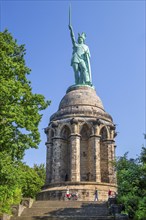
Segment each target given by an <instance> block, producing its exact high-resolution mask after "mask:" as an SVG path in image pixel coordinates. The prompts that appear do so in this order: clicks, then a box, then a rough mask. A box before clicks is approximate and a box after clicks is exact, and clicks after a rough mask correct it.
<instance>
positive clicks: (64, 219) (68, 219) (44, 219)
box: [11, 216, 114, 220]
mask: <svg viewBox="0 0 146 220" xmlns="http://www.w3.org/2000/svg"><path fill="white" fill-rule="evenodd" d="M11 220H114V217H112V216H94V217H90V216H31V217H30V216H25V217H24V216H23V217H22V216H20V217H12V218H11Z"/></svg>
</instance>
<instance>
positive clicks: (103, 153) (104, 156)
mask: <svg viewBox="0 0 146 220" xmlns="http://www.w3.org/2000/svg"><path fill="white" fill-rule="evenodd" d="M100 136H101V138H100V166H101V182H106V183H109V176H108V143H107V139H108V138H109V131H108V129H107V127H106V126H105V125H103V126H102V128H101V129H100Z"/></svg>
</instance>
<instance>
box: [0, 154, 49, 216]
mask: <svg viewBox="0 0 146 220" xmlns="http://www.w3.org/2000/svg"><path fill="white" fill-rule="evenodd" d="M36 169H37V170H36ZM44 172H45V166H44V164H41V165H36V164H35V166H34V168H30V167H29V166H27V165H26V164H24V163H22V162H20V161H17V160H15V161H14V160H12V158H11V156H9V155H7V154H6V153H5V152H0V213H4V212H5V213H9V214H10V212H11V211H10V210H11V208H10V207H11V205H12V204H19V203H20V201H21V198H22V197H31V198H35V196H36V194H37V193H38V192H39V191H40V190H41V187H42V186H43V185H44V183H45V175H44Z"/></svg>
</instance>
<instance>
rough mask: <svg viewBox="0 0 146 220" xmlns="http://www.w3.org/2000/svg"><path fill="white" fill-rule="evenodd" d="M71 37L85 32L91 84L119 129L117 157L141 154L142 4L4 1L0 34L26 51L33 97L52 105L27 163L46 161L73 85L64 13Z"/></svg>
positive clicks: (29, 152)
mask: <svg viewBox="0 0 146 220" xmlns="http://www.w3.org/2000/svg"><path fill="white" fill-rule="evenodd" d="M69 4H71V7H72V25H73V28H74V32H75V35H76V37H77V34H78V33H80V32H85V33H86V35H87V38H86V44H87V45H88V46H89V48H90V52H91V68H92V79H93V84H94V86H95V88H96V92H97V95H98V96H99V97H100V98H101V100H102V102H103V105H104V108H105V110H106V111H107V112H108V113H109V114H110V115H111V116H112V117H113V120H114V123H115V124H117V132H119V133H118V136H117V137H116V145H117V149H116V154H117V156H121V155H123V154H124V153H125V152H127V151H129V157H133V158H135V157H136V155H139V154H140V150H141V147H142V145H143V144H144V137H143V133H145V132H146V130H145V124H146V120H145V114H146V113H145V111H146V109H145V91H146V90H145V54H146V47H145V37H146V29H145V1H122V0H121V1H47V0H46V1H43V0H40V1H35V0H34V1H29V0H28V1H27V0H26V1H21V0H20V1H18V0H17V1H13V0H11V1H8V0H5V1H4V0H3V1H2V0H1V19H0V20H1V23H0V26H1V31H3V30H4V29H5V28H8V30H9V32H11V33H12V35H13V37H14V38H16V39H17V40H18V44H25V45H26V50H27V51H26V57H25V59H26V64H27V66H28V67H29V68H31V70H32V71H31V75H30V76H29V79H30V80H31V82H32V88H33V92H34V93H41V94H43V95H44V96H45V97H46V99H49V100H51V101H52V103H51V106H49V107H48V109H46V110H45V111H43V118H42V121H41V123H40V126H39V130H40V133H41V143H40V145H39V149H38V150H32V149H31V150H28V151H27V152H26V155H25V158H24V160H25V162H26V163H27V164H29V165H30V166H32V165H33V164H34V163H37V164H40V163H45V161H46V147H45V142H46V135H45V134H44V132H43V128H45V127H47V125H48V123H49V118H50V116H51V115H52V114H53V113H54V112H56V111H57V109H58V106H59V102H60V100H61V99H62V97H63V96H64V95H65V92H66V90H67V88H68V87H69V86H70V85H73V84H74V76H73V70H72V68H71V66H70V60H71V53H72V44H71V39H70V34H69V30H68V9H69Z"/></svg>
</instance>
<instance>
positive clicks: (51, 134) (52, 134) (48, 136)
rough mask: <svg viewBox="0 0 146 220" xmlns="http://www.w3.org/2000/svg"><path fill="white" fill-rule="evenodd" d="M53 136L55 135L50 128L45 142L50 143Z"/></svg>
mask: <svg viewBox="0 0 146 220" xmlns="http://www.w3.org/2000/svg"><path fill="white" fill-rule="evenodd" d="M54 135H55V131H54V129H53V128H50V129H49V131H48V134H47V141H48V142H52V138H53V137H54Z"/></svg>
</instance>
